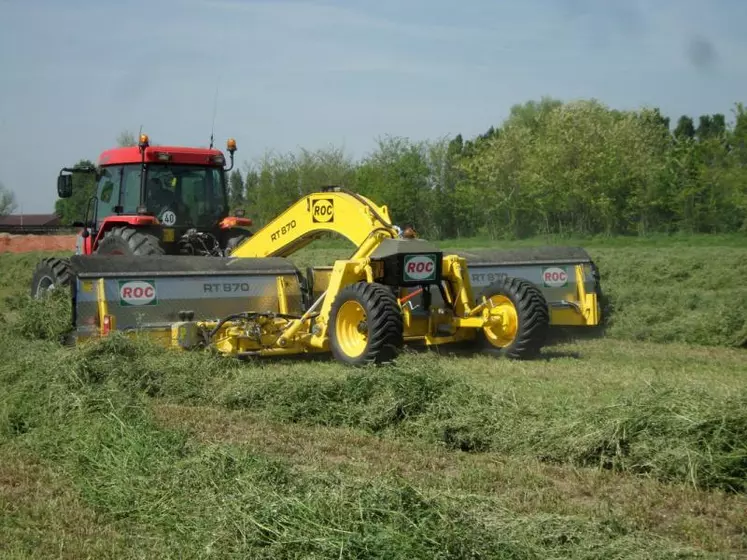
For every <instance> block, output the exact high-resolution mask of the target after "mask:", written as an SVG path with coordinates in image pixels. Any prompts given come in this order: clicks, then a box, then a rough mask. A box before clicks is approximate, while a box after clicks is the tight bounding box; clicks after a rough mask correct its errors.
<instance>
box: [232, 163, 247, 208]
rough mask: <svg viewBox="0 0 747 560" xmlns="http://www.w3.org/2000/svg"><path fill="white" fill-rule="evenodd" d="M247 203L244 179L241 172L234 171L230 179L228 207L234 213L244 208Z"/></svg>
mask: <svg viewBox="0 0 747 560" xmlns="http://www.w3.org/2000/svg"><path fill="white" fill-rule="evenodd" d="M245 203H246V199H245V196H244V179H243V178H242V176H241V171H239V170H238V169H234V170H233V171H231V173H230V175H229V177H228V205H229V207H230V209H231V211H232V212H235V211H236V210H238V209H239V208H243V207H244V204H245Z"/></svg>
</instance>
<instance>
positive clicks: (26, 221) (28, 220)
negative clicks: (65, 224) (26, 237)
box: [0, 214, 62, 227]
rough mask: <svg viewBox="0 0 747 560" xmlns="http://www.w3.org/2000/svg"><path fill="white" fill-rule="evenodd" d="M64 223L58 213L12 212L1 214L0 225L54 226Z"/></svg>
mask: <svg viewBox="0 0 747 560" xmlns="http://www.w3.org/2000/svg"><path fill="white" fill-rule="evenodd" d="M59 225H62V222H61V221H60V217H59V216H58V215H57V214H10V215H8V216H0V227H2V226H6V227H7V226H11V227H21V226H23V227H53V226H59Z"/></svg>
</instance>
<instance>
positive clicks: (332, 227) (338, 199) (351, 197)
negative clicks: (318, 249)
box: [231, 187, 398, 259]
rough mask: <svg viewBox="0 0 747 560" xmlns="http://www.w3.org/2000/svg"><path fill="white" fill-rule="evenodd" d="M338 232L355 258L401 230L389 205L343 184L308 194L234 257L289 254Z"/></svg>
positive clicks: (248, 241) (255, 236)
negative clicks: (350, 244)
mask: <svg viewBox="0 0 747 560" xmlns="http://www.w3.org/2000/svg"><path fill="white" fill-rule="evenodd" d="M326 232H329V233H336V234H338V235H341V236H343V237H345V238H347V239H348V240H349V241H350V242H351V243H353V245H355V247H357V250H356V253H355V254H354V255H353V256H352V257H351V258H354V259H358V258H366V257H367V256H368V255H370V253H371V252H372V251H373V250H374V249H375V248H376V246H377V245H378V243H379V241H380V240H381V239H384V238H396V237H397V235H398V231H397V229H395V227H394V225H393V224H392V221H391V218H390V217H389V210H388V208H387V207H386V206H378V205H377V204H375V203H374V202H372V201H371V200H369V199H368V198H366V197H364V196H361V195H359V194H357V193H353V192H350V191H347V190H344V189H341V188H339V187H333V188H328V189H325V190H322V192H316V193H313V194H310V195H307V196H304V197H303V198H301V199H300V200H298V201H297V202H295V203H294V204H293V205H291V206H290V208H288V209H287V210H286V211H285V212H283V213H282V214H280V215H279V216H278V217H277V218H275V219H273V220H272V221H271V222H270V223H268V224H267V225H266V226H264V227H263V228H262V229H260V230H259V231H258V232H256V233H255V234H254V235H252V236H251V237H250V238H249V239H247V240H246V241H244V242H243V243H242V244H240V245H239V246H238V247H237V248H236V249H235V250H234V251H233V252H232V253H231V256H232V257H245V258H246V257H287V256H289V255H291V254H293V253H295V252H296V251H298V250H299V249H301V248H303V247H305V246H306V245H308V244H309V243H311V242H312V241H314V240H315V239H317V238H318V237H319V236H320V235H321V234H323V233H326Z"/></svg>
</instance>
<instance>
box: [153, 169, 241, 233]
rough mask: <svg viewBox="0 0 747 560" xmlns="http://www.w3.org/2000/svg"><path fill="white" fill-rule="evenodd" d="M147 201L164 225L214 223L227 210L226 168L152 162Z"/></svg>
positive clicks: (202, 225)
mask: <svg viewBox="0 0 747 560" xmlns="http://www.w3.org/2000/svg"><path fill="white" fill-rule="evenodd" d="M146 205H147V206H148V210H149V211H150V212H153V213H154V214H155V215H156V217H157V218H158V219H159V220H160V221H161V222H162V223H163V224H164V225H169V226H189V227H198V228H199V227H213V226H215V224H216V223H217V222H218V221H219V220H220V219H222V218H223V217H224V216H225V215H226V211H227V208H226V200H225V185H224V184H223V173H222V170H221V169H220V168H213V167H200V166H190V165H150V166H149V168H148V175H147V181H146Z"/></svg>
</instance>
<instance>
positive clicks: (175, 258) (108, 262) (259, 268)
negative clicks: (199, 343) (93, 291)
mask: <svg viewBox="0 0 747 560" xmlns="http://www.w3.org/2000/svg"><path fill="white" fill-rule="evenodd" d="M70 266H71V268H72V269H73V271H74V272H75V273H76V274H77V275H78V276H80V277H81V278H109V277H124V276H127V277H133V276H142V275H147V276H154V277H159V276H180V275H192V276H226V275H228V276H234V275H243V276H246V275H256V274H259V275H265V274H288V273H297V272H298V270H297V269H296V267H295V265H294V264H293V263H292V262H291V261H290V260H288V259H285V258H282V257H267V258H238V257H235V258H231V257H195V256H186V255H185V256H181V255H161V256H149V257H125V256H119V255H116V256H112V255H90V256H72V257H70Z"/></svg>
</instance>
